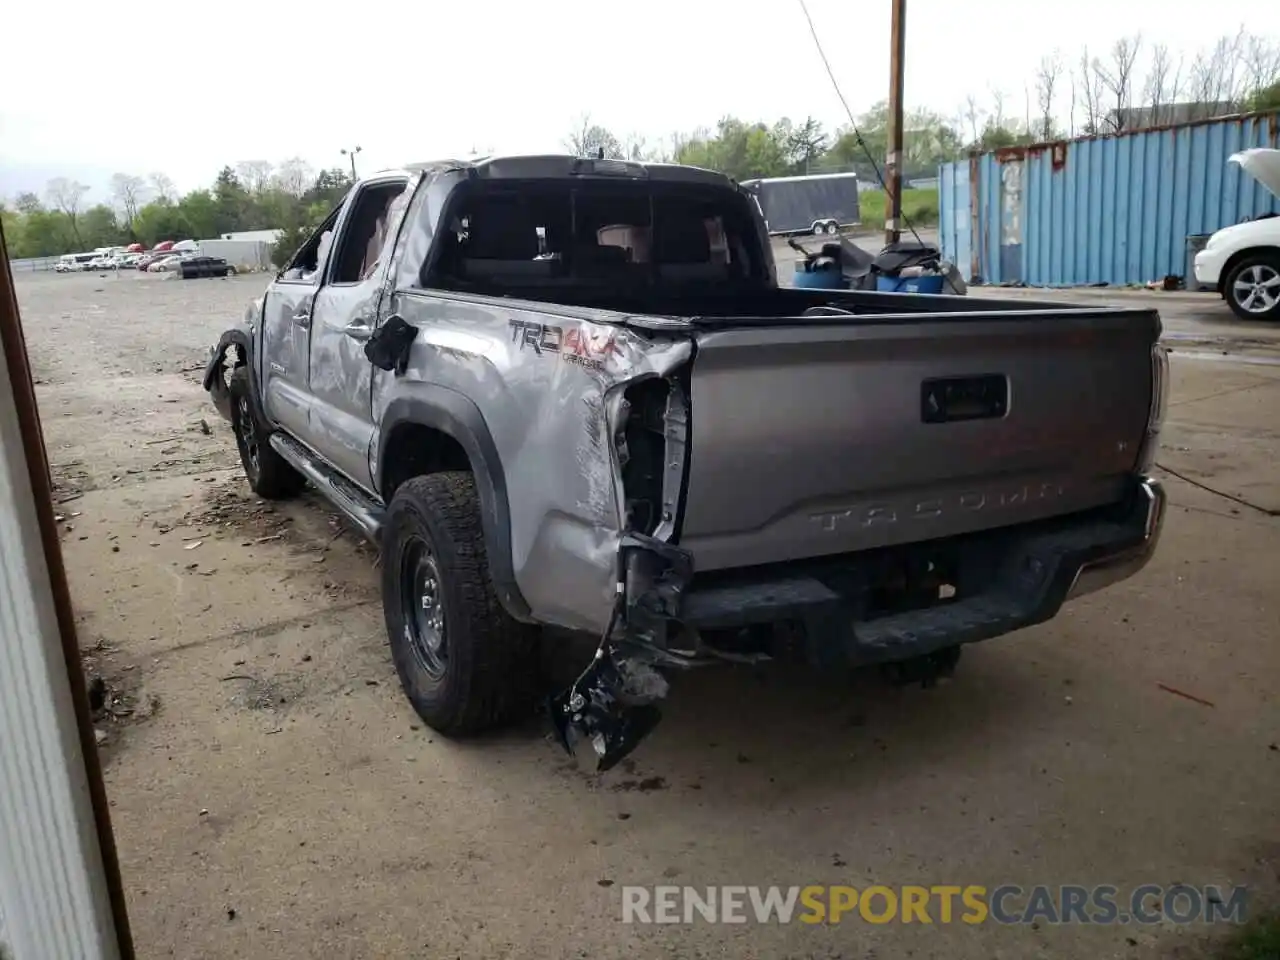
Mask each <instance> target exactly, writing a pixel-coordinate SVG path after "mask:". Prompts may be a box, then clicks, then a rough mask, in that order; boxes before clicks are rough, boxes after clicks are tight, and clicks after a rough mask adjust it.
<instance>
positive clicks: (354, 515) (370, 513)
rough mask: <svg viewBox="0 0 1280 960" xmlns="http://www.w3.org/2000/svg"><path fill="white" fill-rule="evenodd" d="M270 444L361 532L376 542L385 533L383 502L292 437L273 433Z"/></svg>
mask: <svg viewBox="0 0 1280 960" xmlns="http://www.w3.org/2000/svg"><path fill="white" fill-rule="evenodd" d="M271 446H272V449H274V450H275V451H276V453H278V454H280V456H282V457H284V459H285V460H287V461H288V462H289V465H290V466H291V467H293V468H294V469H295V470H297V471H298V472H299V473H300V474H302V475H303V476H304V477H306V478H307V480H309V481H310V482H311V485H312V486H313V487H315V488H316V489H317V490H319V491H320V493H321V494H322V495H323V496H324V498H325V499H326V500H328V501H329V502H330V503H332V504H333V505H334V506H335V507H337V508H338V510H339V511H341V512H342V514H343V515H344V516H346V518H347V519H348V520H350V521H351V522H352V523H354V524H355V525H356V526H357V527H359V528H360V531H361V533H363V534H364V535H365V536H366V537H368V538H369V539H370V540H372V541H373V542H374V543H377V542H378V539H379V536H380V535H381V533H382V522H383V520H384V519H385V518H386V514H387V511H386V508H385V507H383V506H382V504H380V503H378V502H377V501H375V500H374V499H373V498H372V497H370V496H369V495H368V494H367V493H365V492H364V491H362V490H360V489H358V488H357V487H356V486H355V485H354V484H352V483H351V482H350V481H348V480H347V479H346V478H345V477H343V476H341V475H340V474H338V473H336V472H335V471H334V470H332V469H330V468H329V467H328V466H327V465H326V464H324V463H321V462H320V461H319V460H317V459H316V457H315V456H314V455H313V454H312V453H311V451H309V450H308V449H307V448H306V447H304V446H303V445H302V444H300V443H298V441H297V440H294V439H293V438H292V437H289V436H286V435H285V434H283V433H273V434H272V435H271Z"/></svg>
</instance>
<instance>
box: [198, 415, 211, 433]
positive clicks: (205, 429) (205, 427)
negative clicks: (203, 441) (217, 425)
mask: <svg viewBox="0 0 1280 960" xmlns="http://www.w3.org/2000/svg"><path fill="white" fill-rule="evenodd" d="M200 432H201V433H203V434H204V435H205V436H206V437H209V436H212V435H213V428H212V427H210V426H209V421H208V420H205V419H204V418H203V417H202V418H201V419H200Z"/></svg>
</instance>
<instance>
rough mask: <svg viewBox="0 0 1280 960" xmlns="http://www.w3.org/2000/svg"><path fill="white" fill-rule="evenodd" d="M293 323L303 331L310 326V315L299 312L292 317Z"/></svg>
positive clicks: (302, 311)
mask: <svg viewBox="0 0 1280 960" xmlns="http://www.w3.org/2000/svg"><path fill="white" fill-rule="evenodd" d="M293 322H294V323H296V324H297V325H298V326H300V327H302V328H303V329H304V330H305V329H306V328H308V327H310V326H311V314H310V313H309V312H308V311H306V310H299V311H298V312H297V313H295V314H294V315H293Z"/></svg>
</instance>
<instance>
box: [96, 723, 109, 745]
mask: <svg viewBox="0 0 1280 960" xmlns="http://www.w3.org/2000/svg"><path fill="white" fill-rule="evenodd" d="M93 742H94V743H96V744H97V745H98V746H102V745H103V744H104V743H106V742H107V731H105V730H103V729H102V728H101V727H94V728H93Z"/></svg>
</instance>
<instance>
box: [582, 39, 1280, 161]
mask: <svg viewBox="0 0 1280 960" xmlns="http://www.w3.org/2000/svg"><path fill="white" fill-rule="evenodd" d="M1021 92H1022V97H1021V100H1022V102H1021V104H1019V103H1018V102H1017V99H1018V98H1017V97H1016V95H1012V94H1010V92H1009V91H1008V90H1006V89H1002V88H992V89H990V90H988V91H987V93H986V95H985V96H978V95H971V96H969V97H967V98H966V99H965V102H964V103H963V104H962V105H961V106H960V107H959V108H958V109H957V110H956V111H954V112H953V113H952V114H951V115H947V114H945V113H941V112H938V111H936V110H930V109H917V110H909V111H907V112H906V115H905V117H904V123H903V176H904V177H906V178H908V179H911V178H916V177H932V176H934V175H936V173H937V168H938V165H939V164H940V163H945V162H948V161H952V160H957V159H959V158H961V157H963V156H966V155H967V154H968V153H969V152H970V151H973V150H977V151H980V152H981V151H987V150H995V149H1000V148H1002V147H1010V146H1017V145H1019V144H1028V143H1035V142H1043V141H1047V140H1056V139H1062V138H1067V137H1076V136H1089V135H1098V134H1115V133H1121V132H1124V131H1126V130H1132V129H1135V128H1138V127H1151V126H1161V125H1163V124H1170V123H1183V122H1187V121H1192V120H1201V119H1207V118H1209V117H1212V116H1223V115H1226V114H1231V113H1245V112H1252V111H1262V110H1271V109H1280V43H1277V42H1276V41H1275V40H1273V39H1271V38H1268V37H1262V36H1256V35H1253V34H1250V33H1249V32H1248V31H1246V30H1244V29H1241V30H1240V31H1239V32H1237V33H1235V34H1231V35H1227V36H1224V37H1221V38H1219V39H1218V40H1217V41H1216V42H1215V43H1214V44H1213V45H1212V46H1210V47H1207V48H1206V49H1204V50H1201V51H1199V52H1198V53H1196V54H1195V55H1194V56H1193V57H1191V58H1190V59H1187V58H1186V57H1175V56H1174V55H1173V54H1172V53H1171V52H1170V51H1169V48H1168V47H1167V46H1164V45H1161V44H1148V43H1146V42H1145V41H1144V39H1143V37H1142V36H1141V34H1134V35H1131V36H1126V37H1121V38H1120V39H1118V40H1116V41H1115V42H1114V43H1113V44H1112V45H1111V46H1110V48H1107V49H1105V50H1103V51H1096V50H1090V49H1089V48H1088V47H1085V48H1083V49H1082V50H1081V51H1080V53H1079V56H1077V57H1075V58H1074V59H1070V58H1067V57H1066V56H1064V54H1063V53H1062V52H1061V51H1060V50H1054V51H1053V52H1051V53H1049V54H1047V55H1046V56H1044V57H1043V58H1042V59H1041V61H1040V63H1039V65H1038V67H1037V70H1036V73H1035V76H1034V77H1032V78H1028V80H1027V82H1026V83H1024V84H1023V89H1022V91H1021ZM1019 107H1021V109H1019ZM888 120H889V111H888V104H887V102H884V101H882V102H880V103H877V104H876V105H874V106H873V107H872V108H871V109H870V110H868V111H867V112H866V113H864V114H863V115H862V116H861V117H858V118H857V123H856V124H853V125H845V126H840V127H837V128H835V129H834V130H832V131H827V130H825V129H824V128H823V126H822V124H821V123H819V122H818V121H817V120H814V119H813V118H812V117H807V118H806V119H805V120H803V121H801V122H798V123H795V122H792V121H791V120H789V119H786V118H784V119H782V120H780V121H778V122H776V123H772V124H770V123H764V122H759V121H746V120H741V119H739V118H737V117H732V116H730V117H725V118H724V119H722V120H721V121H720V122H719V124H717V125H716V127H715V128H706V129H702V130H697V131H694V132H693V133H689V134H676V135H675V136H673V137H672V138H670V141H669V142H666V143H660V144H655V145H650V144H648V143H647V142H646V141H645V140H644V138H642V137H638V136H630V137H621V138H620V137H617V136H615V135H614V134H613V133H612V132H611V131H610V130H609V129H608V128H607V127H605V126H602V125H599V124H596V123H593V122H592V121H591V119H590V118H589V117H583V118H582V119H581V120H580V121H579V122H578V123H577V124H576V125H575V127H574V129H573V130H572V131H571V132H570V134H569V136H568V137H567V138H566V139H565V145H566V146H567V147H568V148H569V149H571V150H572V151H574V152H575V153H579V154H583V155H595V154H597V153H598V152H600V151H603V152H604V155H605V156H607V157H615V158H620V159H633V160H641V159H643V160H660V161H673V162H677V163H690V164H694V165H696V166H701V167H708V168H710V169H713V170H719V171H721V172H723V173H727V174H729V175H730V176H733V177H735V178H737V179H750V178H753V177H778V176H788V175H795V174H804V173H822V172H835V171H846V170H850V171H854V172H856V173H857V174H858V175H859V176H860V177H861V178H863V179H869V180H871V181H872V182H874V181H875V180H878V179H879V177H878V176H877V168H880V167H882V166H883V163H884V158H885V156H886V154H887V153H888V128H889V124H888Z"/></svg>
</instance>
